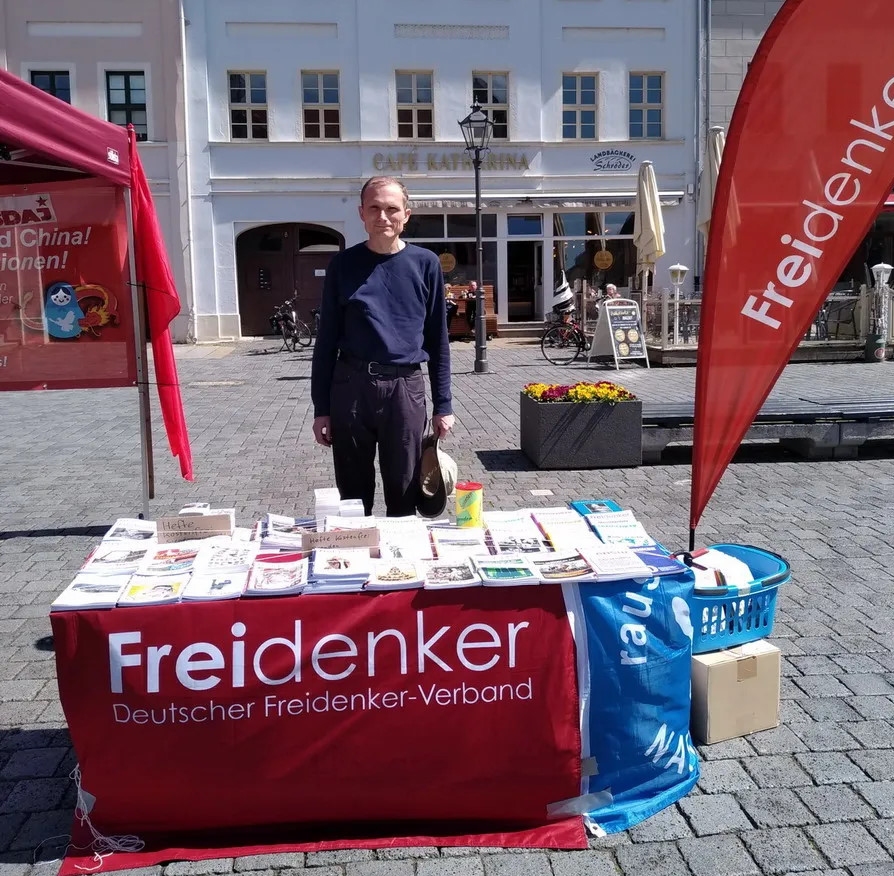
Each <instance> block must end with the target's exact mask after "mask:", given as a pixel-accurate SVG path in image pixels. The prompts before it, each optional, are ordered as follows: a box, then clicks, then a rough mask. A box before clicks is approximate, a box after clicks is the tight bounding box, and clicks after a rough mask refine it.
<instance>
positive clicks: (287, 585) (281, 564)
mask: <svg viewBox="0 0 894 876" xmlns="http://www.w3.org/2000/svg"><path fill="white" fill-rule="evenodd" d="M307 569H308V562H307V557H305V556H304V555H303V554H301V553H299V552H294V553H282V552H281V553H259V554H258V555H257V556H256V557H255V559H254V562H253V563H252V565H251V570H250V571H249V573H248V583H247V584H246V586H245V590H244V595H245V596H283V595H285V594H294V593H303V592H304V590H305V589H306V587H307V581H308V574H307Z"/></svg>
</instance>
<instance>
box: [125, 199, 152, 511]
mask: <svg viewBox="0 0 894 876" xmlns="http://www.w3.org/2000/svg"><path fill="white" fill-rule="evenodd" d="M124 203H125V208H126V213H127V260H128V266H129V270H130V300H131V306H132V308H133V332H134V349H135V350H136V359H137V393H138V396H139V403H140V461H141V465H140V468H141V473H142V481H143V514H142V517H143V519H145V520H148V519H149V500H150V499H154V498H155V467H154V465H153V460H152V415H151V411H150V407H149V376H148V369H147V366H146V330H145V326H144V323H143V312H144V310H143V308H144V303H145V292H144V289H143V287H142V286H141V285H140V284H138V283H137V263H136V255H135V253H134V235H133V199H132V196H131V192H130V189H129V188H126V189H125V190H124Z"/></svg>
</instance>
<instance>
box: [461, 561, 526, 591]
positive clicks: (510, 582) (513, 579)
mask: <svg viewBox="0 0 894 876" xmlns="http://www.w3.org/2000/svg"><path fill="white" fill-rule="evenodd" d="M529 556H530V555H529V554H515V555H513V554H500V555H499V556H496V557H475V558H474V559H473V560H472V562H473V563H474V565H475V571H476V572H478V575H479V576H480V578H481V582H482V583H483V584H484V586H485V587H514V586H516V585H519V584H539V583H540V576H539V575H538V574H537V572H536V570H535V569H534V567H533V566H532V565H531V564H530V563H529V562H528V559H529Z"/></svg>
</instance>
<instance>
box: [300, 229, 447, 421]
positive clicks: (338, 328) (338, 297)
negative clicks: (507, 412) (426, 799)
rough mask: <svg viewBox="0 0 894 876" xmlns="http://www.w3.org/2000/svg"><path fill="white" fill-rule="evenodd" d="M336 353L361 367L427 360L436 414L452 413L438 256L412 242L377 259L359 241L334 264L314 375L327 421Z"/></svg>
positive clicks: (314, 392)
mask: <svg viewBox="0 0 894 876" xmlns="http://www.w3.org/2000/svg"><path fill="white" fill-rule="evenodd" d="M340 350H342V351H344V352H345V353H346V354H347V355H349V356H352V357H354V358H355V359H361V360H363V361H365V362H380V363H382V364H388V365H412V364H415V363H417V362H428V374H429V380H430V381H431V394H432V403H433V406H434V413H435V414H450V413H453V400H452V396H451V393H450V342H449V338H448V336H447V309H446V306H445V302H444V278H443V274H442V273H441V265H440V263H439V262H438V258H437V256H436V255H435V254H434V253H431V252H429V251H428V250H427V249H422V248H421V247H418V246H413V245H412V244H407V245H406V246H405V247H404V248H403V249H402V250H401V251H400V252H396V253H393V254H391V255H381V254H379V253H375V252H373V251H372V250H371V249H369V247H367V246H366V244H365V243H358V244H357V245H356V246H352V247H350V248H349V249H346V250H344V251H343V252H340V253H338V255H336V256H335V257H334V258H333V259H332V261H331V262H330V263H329V268H328V270H327V271H326V282H325V283H324V285H323V301H322V304H321V306H320V330H319V333H318V334H317V341H316V346H315V348H314V357H313V369H312V371H311V383H310V393H311V399H312V400H313V405H314V416H315V417H328V416H329V395H330V390H331V386H332V372H333V370H334V368H335V360H336V359H337V358H338V353H339V351H340Z"/></svg>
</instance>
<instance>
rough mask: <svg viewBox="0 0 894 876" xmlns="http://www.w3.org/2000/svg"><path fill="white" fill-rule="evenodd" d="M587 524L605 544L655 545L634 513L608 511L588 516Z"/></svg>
mask: <svg viewBox="0 0 894 876" xmlns="http://www.w3.org/2000/svg"><path fill="white" fill-rule="evenodd" d="M582 519H586V522H587V523H588V524H589V525H590V527H591V528H592V529H593V532H595V533H596V535H598V536H599V538H600V540H601V541H603V542H604V543H605V544H624V545H627V546H628V547H639V546H645V545H653V544H655V539H653V538H651V537H650V536H649V533H648V532H646V529H645V527H644V526H643V525H642V523H640V522H639V520H637V519H636V517H635V516H634V514H633V512H632V511H629V510H628V511H608V512H603V513H601V514H588V515H586V518H582Z"/></svg>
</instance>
